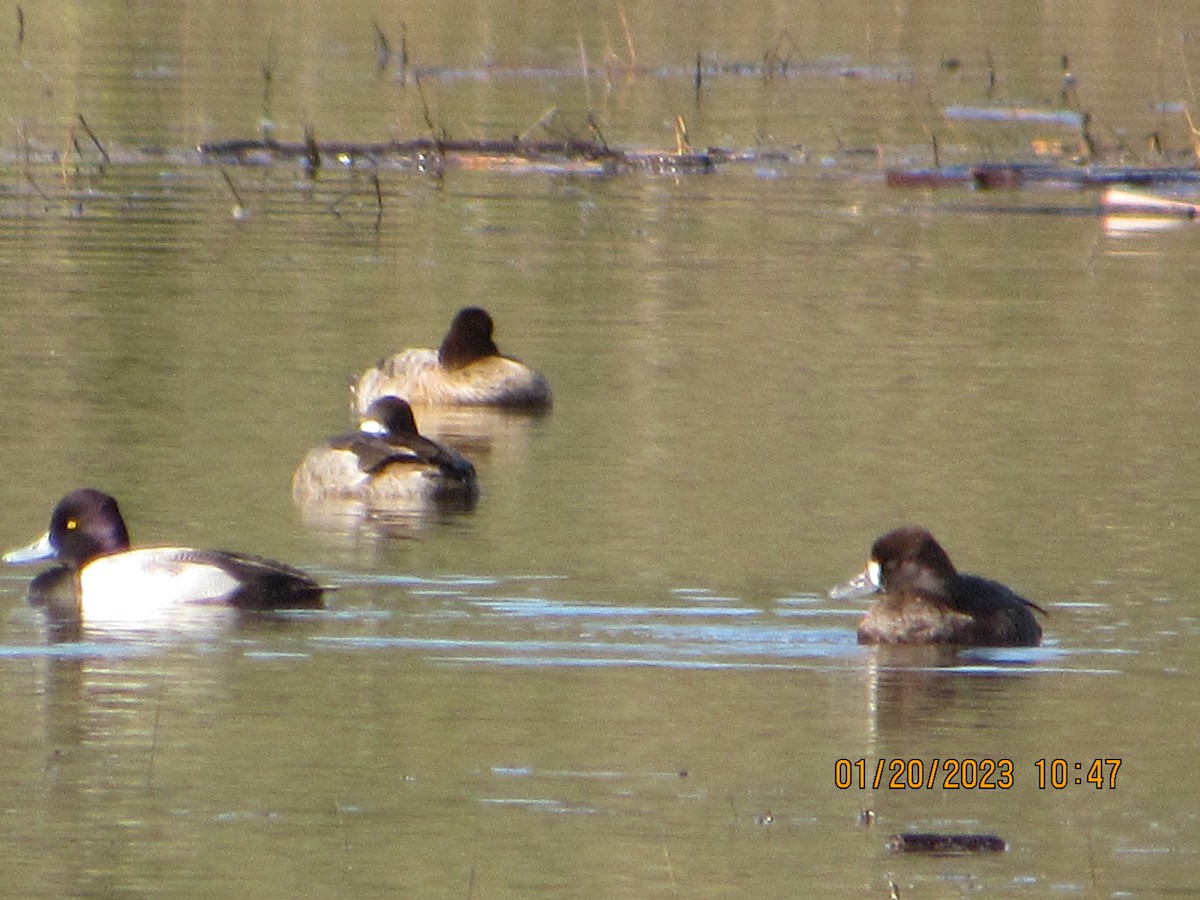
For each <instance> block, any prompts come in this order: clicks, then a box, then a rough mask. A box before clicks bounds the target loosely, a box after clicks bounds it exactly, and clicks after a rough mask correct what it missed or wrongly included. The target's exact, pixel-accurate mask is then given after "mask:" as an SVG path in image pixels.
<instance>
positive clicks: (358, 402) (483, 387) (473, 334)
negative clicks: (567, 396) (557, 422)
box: [351, 306, 552, 413]
mask: <svg viewBox="0 0 1200 900" xmlns="http://www.w3.org/2000/svg"><path fill="white" fill-rule="evenodd" d="M494 328H495V326H494V323H493V322H492V317H491V316H490V315H488V312H487V310H484V309H481V308H480V307H478V306H467V307H464V308H462V309H460V310H459V311H458V312H457V313H456V314H455V316H454V321H452V322H451V323H450V330H449V331H448V332H446V336H445V338H443V339H442V344H441V346H440V347H439V348H438V349H437V350H433V349H431V348H425V347H421V348H412V349H408V350H402V351H400V352H399V353H395V354H393V355H392V356H389V357H387V358H386V359H383V360H380V361H379V363H378V364H377V365H376V366H374V367H373V368H370V369H367V371H365V372H363V373H362V374H361V375H360V376H358V378H356V379H355V380H354V381H353V383H352V387H351V392H352V394H353V397H352V401H353V406H354V408H355V410H356V411H357V412H359V413H365V412H366V411H367V409H369V408H370V406H371V404H372V403H373V402H374V401H375V400H377V399H379V398H380V397H383V396H386V395H388V394H393V395H395V396H397V397H403V398H404V399H405V400H407V401H408V402H409V403H412V404H414V405H427V406H492V407H502V408H508V409H523V410H529V411H544V410H547V409H549V408H550V405H551V402H552V401H551V394H550V383H549V382H548V381H547V380H546V378H545V376H543V375H542V374H541V373H539V372H535V371H534V370H533V369H531V368H529V366H527V365H525V364H524V363H523V362H521V361H520V360H517V359H513V358H512V357H510V356H505V355H503V354H502V353H501V352H500V349H499V348H498V347H497V346H496V342H495V341H494V340H493V339H492V332H493V331H494Z"/></svg>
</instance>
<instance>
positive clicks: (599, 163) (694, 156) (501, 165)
mask: <svg viewBox="0 0 1200 900" xmlns="http://www.w3.org/2000/svg"><path fill="white" fill-rule="evenodd" d="M680 145H681V146H680V147H679V150H678V151H677V152H674V153H672V152H669V151H659V150H622V149H620V148H616V147H612V146H610V145H608V144H607V143H605V142H604V141H602V140H582V139H567V140H540V141H534V140H525V139H522V138H508V139H480V140H470V139H449V138H446V139H437V138H431V137H424V138H415V139H413V140H407V141H386V142H378V143H358V142H317V141H315V140H312V139H311V136H310V139H309V140H306V141H303V142H286V141H276V140H274V139H271V138H266V139H263V140H256V139H250V140H233V141H219V142H213V143H205V144H201V145H200V146H199V151H200V154H201V155H202V156H204V157H207V158H210V159H214V160H217V161H218V162H220V163H223V164H226V165H271V164H273V163H278V162H291V161H300V162H301V163H302V164H304V165H305V166H307V167H309V168H310V169H311V170H313V171H315V170H316V166H315V165H314V162H319V161H320V160H325V161H327V162H328V163H329V164H331V165H342V166H346V165H371V166H379V165H386V164H389V163H390V164H393V165H411V166H414V167H417V168H420V169H422V170H425V169H429V168H437V169H444V168H458V169H505V170H521V169H526V170H528V171H534V172H546V171H551V172H566V173H577V174H601V175H610V174H620V173H622V172H628V171H644V172H654V173H672V174H673V173H679V172H709V171H712V170H713V169H714V168H715V167H716V166H717V165H718V164H721V163H730V162H760V161H763V160H766V159H771V160H786V159H787V155H786V154H784V153H778V152H771V151H732V150H720V149H717V148H709V149H707V150H703V151H691V150H689V149H688V148H687V147H686V146H683V142H682V141H680Z"/></svg>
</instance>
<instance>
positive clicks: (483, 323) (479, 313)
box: [438, 306, 500, 369]
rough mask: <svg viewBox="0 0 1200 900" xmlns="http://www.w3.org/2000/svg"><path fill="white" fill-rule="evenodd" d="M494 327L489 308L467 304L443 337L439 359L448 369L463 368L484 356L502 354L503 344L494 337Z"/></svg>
mask: <svg viewBox="0 0 1200 900" xmlns="http://www.w3.org/2000/svg"><path fill="white" fill-rule="evenodd" d="M495 329H496V324H495V323H494V322H493V321H492V317H491V316H490V315H488V311H487V310H486V309H482V308H480V307H478V306H464V307H463V308H462V309H460V310H459V311H458V312H457V313H456V314H455V316H454V321H452V322H451V323H450V330H449V331H447V332H446V336H445V337H444V338H442V346H440V347H439V348H438V361H439V362H440V363H441V364H442V365H443V366H445V367H446V368H447V369H461V368H463V367H464V366H468V365H470V364H471V363H473V362H475V360H477V359H483V358H484V357H485V356H499V355H500V348H499V347H497V346H496V342H495V341H494V340H492V332H494V331H495Z"/></svg>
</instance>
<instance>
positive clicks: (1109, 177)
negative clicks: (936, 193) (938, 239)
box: [884, 163, 1200, 188]
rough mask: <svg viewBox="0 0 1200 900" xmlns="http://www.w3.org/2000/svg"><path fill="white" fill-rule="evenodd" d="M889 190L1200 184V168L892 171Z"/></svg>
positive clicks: (1025, 166) (992, 166)
mask: <svg viewBox="0 0 1200 900" xmlns="http://www.w3.org/2000/svg"><path fill="white" fill-rule="evenodd" d="M884 174H885V177H886V179H887V184H888V186H889V187H940V186H943V185H970V186H972V187H977V188H1015V187H1022V186H1024V185H1039V186H1043V187H1046V186H1054V185H1062V186H1067V187H1106V186H1108V185H1112V184H1133V185H1154V184H1200V169H1196V168H1195V167H1191V166H1162V167H1145V166H1061V165H1052V164H1049V163H977V164H975V165H969V166H944V167H941V168H935V169H919V168H911V169H910V168H890V169H887V170H885V173H884Z"/></svg>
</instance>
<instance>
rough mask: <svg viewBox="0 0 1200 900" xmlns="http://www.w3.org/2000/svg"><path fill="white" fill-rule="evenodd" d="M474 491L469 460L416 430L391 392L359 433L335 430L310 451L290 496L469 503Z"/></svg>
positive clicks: (317, 500) (294, 477) (409, 414)
mask: <svg viewBox="0 0 1200 900" xmlns="http://www.w3.org/2000/svg"><path fill="white" fill-rule="evenodd" d="M478 493H479V486H478V483H477V481H476V477H475V467H474V466H473V465H472V464H471V462H470V460H468V459H467V458H466V457H465V456H463V455H462V454H461V453H459V452H458V451H457V450H455V449H453V448H451V447H447V446H445V445H444V444H440V443H438V442H437V441H434V440H431V439H430V438H427V437H425V436H424V435H422V434H421V433H420V432H418V431H417V422H416V419H415V418H414V417H413V411H412V407H410V406H409V405H408V403H406V402H405V401H404V400H401V399H400V398H399V397H392V396H390V395H389V396H386V397H380V398H379V399H378V400H376V401H375V402H373V403H372V404H371V406H370V408H369V409H368V410H367V412H366V415H364V416H363V418H362V421H361V422H360V424H359V427H358V431H353V432H350V433H348V434H339V435H337V436H336V437H332V438H330V439H329V440H328V441H326V442H325V443H324V444H322V445H320V446H318V447H314V448H313V449H312V450H310V451H309V452H308V454H307V455H306V456H305V457H304V460H303V461H302V462H301V463H300V466H299V467H298V468H297V469H296V471H295V473H294V474H293V475H292V497H293V499H295V501H296V502H297V503H300V504H310V503H320V502H322V501H325V500H357V501H362V502H363V503H366V504H368V506H371V507H378V506H392V505H397V504H399V505H410V504H420V503H422V502H424V501H434V500H451V501H455V502H465V503H467V504H469V503H470V502H472V501H473V500H474V499H475V497H476V496H477V495H478Z"/></svg>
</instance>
